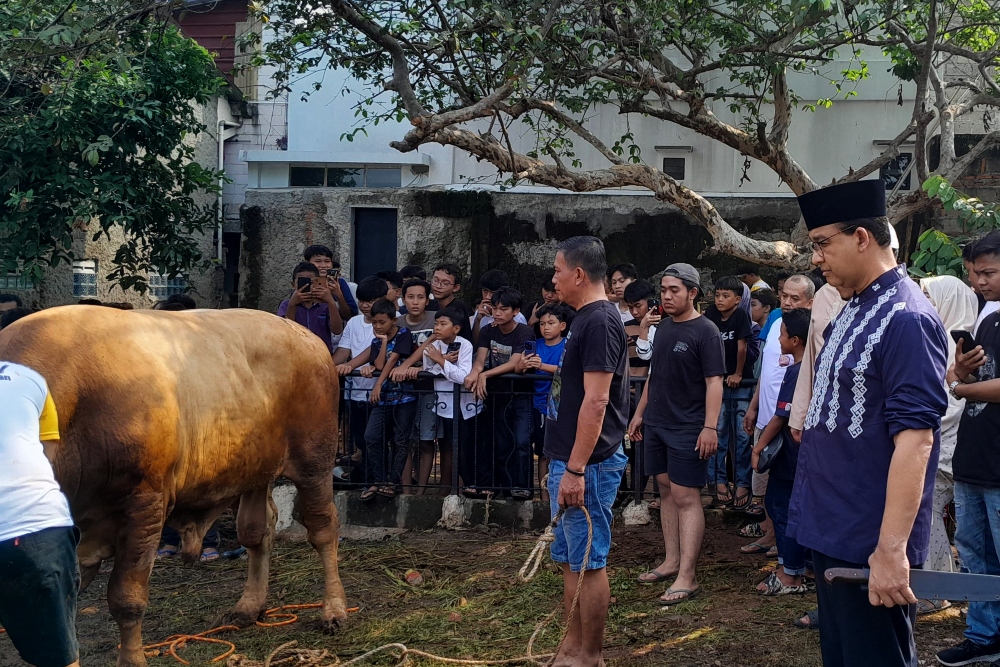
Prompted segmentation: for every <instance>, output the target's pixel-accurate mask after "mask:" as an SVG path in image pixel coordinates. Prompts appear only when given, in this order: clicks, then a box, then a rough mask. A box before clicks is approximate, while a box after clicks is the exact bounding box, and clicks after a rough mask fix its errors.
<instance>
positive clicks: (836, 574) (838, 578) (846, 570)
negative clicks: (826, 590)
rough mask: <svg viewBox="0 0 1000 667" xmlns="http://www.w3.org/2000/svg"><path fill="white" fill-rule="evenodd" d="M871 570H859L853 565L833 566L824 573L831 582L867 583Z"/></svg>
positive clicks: (828, 581)
mask: <svg viewBox="0 0 1000 667" xmlns="http://www.w3.org/2000/svg"><path fill="white" fill-rule="evenodd" d="M870 574H871V570H868V569H864V570H859V569H857V568H852V567H831V568H830V569H829V570H827V571H826V572H824V573H823V577H824V578H825V579H826V581H827V583H830V584H838V583H843V584H867V583H868V575H870Z"/></svg>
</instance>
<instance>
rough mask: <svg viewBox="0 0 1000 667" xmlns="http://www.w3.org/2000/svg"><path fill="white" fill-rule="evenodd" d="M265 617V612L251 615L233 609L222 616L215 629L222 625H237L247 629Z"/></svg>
mask: <svg viewBox="0 0 1000 667" xmlns="http://www.w3.org/2000/svg"><path fill="white" fill-rule="evenodd" d="M263 615H264V612H263V611H260V612H257V613H256V614H251V613H249V612H245V611H240V610H239V609H233V610H230V611H227V612H226V613H224V614H223V615H222V616H220V617H219V618H218V620H216V622H215V627H219V626H221V625H235V626H236V627H238V628H247V627H250V626H251V625H253V624H254V623H256V622H257V621H259V620H261V619H262V618H263Z"/></svg>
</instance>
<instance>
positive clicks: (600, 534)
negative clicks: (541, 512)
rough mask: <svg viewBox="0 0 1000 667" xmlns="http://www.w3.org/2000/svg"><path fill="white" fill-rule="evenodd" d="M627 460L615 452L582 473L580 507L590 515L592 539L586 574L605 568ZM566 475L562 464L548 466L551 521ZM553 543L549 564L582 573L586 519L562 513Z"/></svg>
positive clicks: (620, 451) (572, 512) (570, 512)
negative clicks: (613, 505)
mask: <svg viewBox="0 0 1000 667" xmlns="http://www.w3.org/2000/svg"><path fill="white" fill-rule="evenodd" d="M627 463H628V457H627V456H625V451H624V450H623V449H622V448H621V447H618V451H616V452H615V453H614V454H612V455H611V456H610V457H608V458H607V459H605V460H604V461H601V462H600V463H595V464H593V465H589V466H587V467H586V469H585V470H584V472H585V473H586V476H585V477H584V491H583V504H584V507H586V508H587V512H589V513H590V521H591V523H592V524H593V529H594V530H593V539H591V544H590V558H589V559H588V560H587V567H586V569H588V570H600V569H602V568H604V567H607V564H608V551H610V550H611V506H612V504H614V502H615V498H616V497H617V496H618V486H619V485H620V484H621V482H622V474H623V473H624V472H625V465H626V464H627ZM565 472H566V462H565V461H550V462H549V507H550V509H551V511H552V516H553V517H554V516H555V515H556V513H557V512H559V501H558V496H559V483H560V482H562V478H563V474H565ZM553 532H554V533H555V536H556V539H555V541H554V542H553V543H552V547H551V551H550V553H551V554H552V560H554V561H555V562H557V563H569V569H570V571H572V572H579V571H580V570H582V569H584V567H583V556H584V554H585V553H586V551H587V517H586V516H584V514H583V512H582V511H581V510H580V509H578V508H572V509H568V510H566V513H565V514H563V516H562V519H560V520H559V523H558V524H556V527H555V530H554V531H553Z"/></svg>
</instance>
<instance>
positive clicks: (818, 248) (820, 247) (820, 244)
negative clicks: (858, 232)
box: [809, 225, 858, 255]
mask: <svg viewBox="0 0 1000 667" xmlns="http://www.w3.org/2000/svg"><path fill="white" fill-rule="evenodd" d="M857 228H858V226H857V225H851V226H850V227H845V228H843V229H841V230H840V231H839V232H837V233H836V234H830V235H829V236H827V237H826V238H822V239H820V240H819V241H813V242H812V243H810V244H809V245H810V246H811V247H812V251H813V252H815V253H818V254H820V255H822V254H823V251H824V250H825V249H826V247H827V246H828V245H830V239H832V238H833V237H834V236H840V235H841V234H845V233H847V232H853V231H854V230H855V229H857Z"/></svg>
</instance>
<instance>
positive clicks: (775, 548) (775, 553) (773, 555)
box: [764, 544, 778, 558]
mask: <svg viewBox="0 0 1000 667" xmlns="http://www.w3.org/2000/svg"><path fill="white" fill-rule="evenodd" d="M764 555H765V556H767V557H768V558H777V557H778V545H777V544H775V545H774V546H773V547H771V548H770V549H768V550H767V553H766V554H764Z"/></svg>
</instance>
